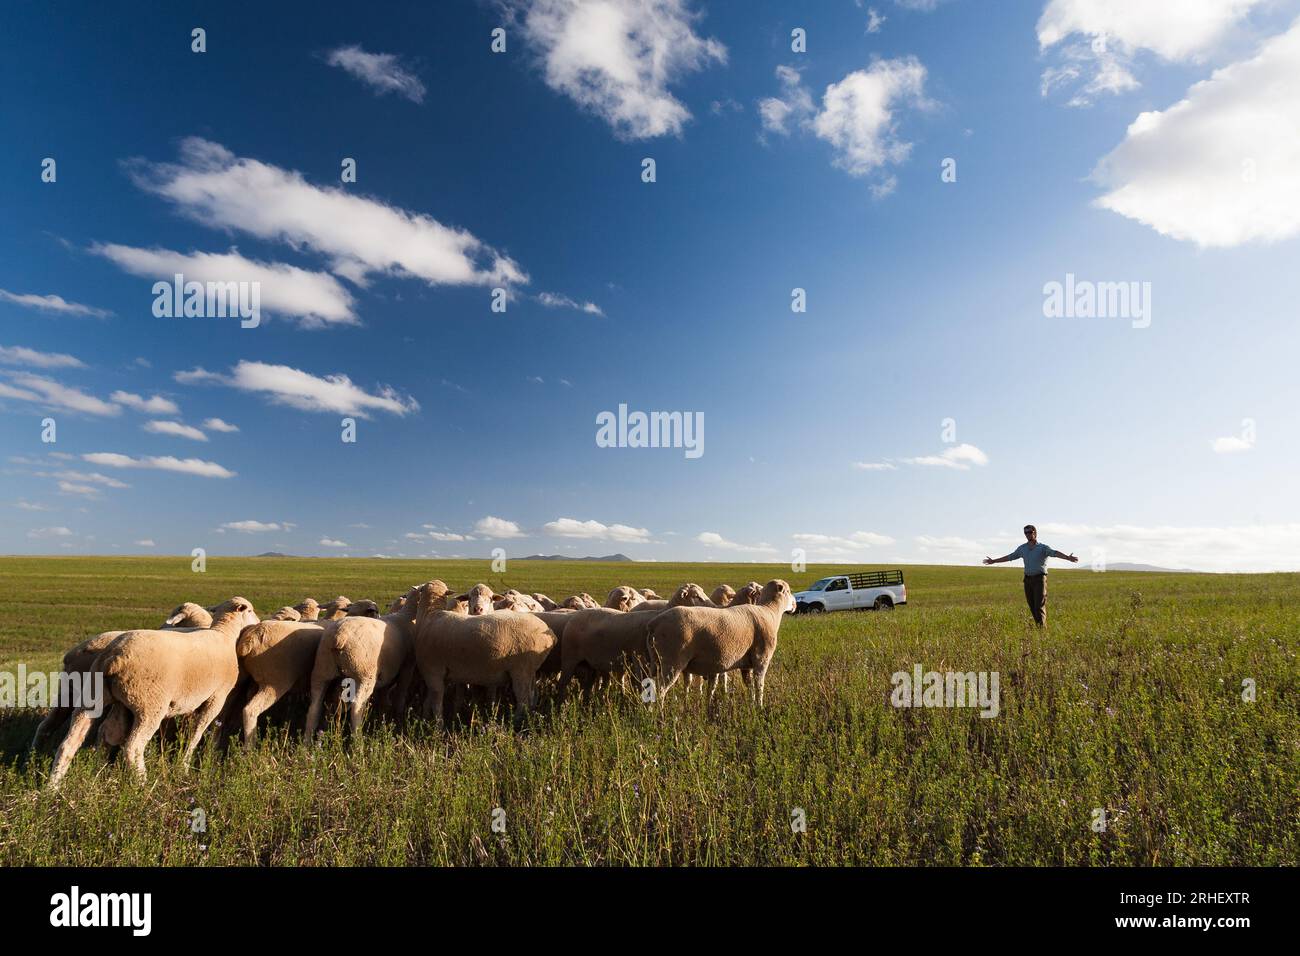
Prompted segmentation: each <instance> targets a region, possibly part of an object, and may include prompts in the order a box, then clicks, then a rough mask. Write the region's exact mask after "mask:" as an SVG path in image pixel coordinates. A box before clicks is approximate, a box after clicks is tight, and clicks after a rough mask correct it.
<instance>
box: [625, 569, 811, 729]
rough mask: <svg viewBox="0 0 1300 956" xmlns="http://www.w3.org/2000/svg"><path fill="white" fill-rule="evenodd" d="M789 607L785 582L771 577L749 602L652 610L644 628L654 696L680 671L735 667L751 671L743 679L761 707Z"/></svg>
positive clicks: (704, 673)
mask: <svg viewBox="0 0 1300 956" xmlns="http://www.w3.org/2000/svg"><path fill="white" fill-rule="evenodd" d="M793 609H794V596H793V594H792V592H791V591H790V585H789V584H787V583H786V582H785V581H782V580H780V579H778V578H773V579H772V580H771V581H768V582H767V584H766V585H765V586H764V587H763V590H762V592H761V594H760V595H759V599H758V601H757V602H756V603H754V604H741V605H733V606H732V607H725V608H711V607H677V608H672V609H670V610H667V611H664V612H663V613H662V614H658V615H656V616H655V617H654V618H653V619H652V620H651V621H650V624H649V626H648V628H647V632H648V636H647V639H646V649H647V653H648V654H649V655H650V658H651V660H652V661H655V662H656V664H657V674H658V681H659V699H660V700H663V698H664V696H665V695H666V694H667V693H668V691H669V689H670V688H671V687H672V686H673V684H674V683H676V681H677V678H678V677H680V676H681V675H682V674H683V673H687V674H698V675H700V676H702V677H713V676H714V675H716V674H724V673H726V672H727V671H729V670H734V669H737V668H740V669H741V671H742V673H744V671H745V669H749V670H750V671H751V678H752V679H751V680H750V681H749V683H750V684H751V686H752V687H754V689H755V695H756V698H757V700H758V704H759V706H760V707H761V706H762V705H763V686H764V682H765V678H766V676H767V669H768V666H769V665H770V664H771V663H772V655H773V654H774V653H775V652H776V639H777V633H778V631H779V630H780V628H781V619H782V617H783V615H784V614H785V613H786V612H787V611H792V610H793Z"/></svg>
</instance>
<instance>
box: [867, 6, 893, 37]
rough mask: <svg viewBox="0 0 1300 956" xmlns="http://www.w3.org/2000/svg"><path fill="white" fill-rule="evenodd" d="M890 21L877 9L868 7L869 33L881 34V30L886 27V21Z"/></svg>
mask: <svg viewBox="0 0 1300 956" xmlns="http://www.w3.org/2000/svg"><path fill="white" fill-rule="evenodd" d="M888 19H889V18H888V17H883V16H881V15H880V11H879V10H877V9H876V8H875V7H868V8H867V32H868V33H879V32H880V28H881V27H883V26H884V25H885V21H886V20H888Z"/></svg>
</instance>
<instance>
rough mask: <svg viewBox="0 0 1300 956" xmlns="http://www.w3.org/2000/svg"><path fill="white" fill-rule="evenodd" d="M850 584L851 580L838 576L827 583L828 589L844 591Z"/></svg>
mask: <svg viewBox="0 0 1300 956" xmlns="http://www.w3.org/2000/svg"><path fill="white" fill-rule="evenodd" d="M848 586H849V582H848V581H846V580H845V579H844V578H836V579H835V580H834V581H832V582H831V583H830V584H828V585H826V590H827V591H843V590H844V589H845V588H847V587H848Z"/></svg>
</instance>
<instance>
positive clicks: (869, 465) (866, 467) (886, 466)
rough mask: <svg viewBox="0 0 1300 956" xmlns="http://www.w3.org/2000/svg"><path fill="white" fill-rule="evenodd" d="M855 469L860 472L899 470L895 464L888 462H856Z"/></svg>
mask: <svg viewBox="0 0 1300 956" xmlns="http://www.w3.org/2000/svg"><path fill="white" fill-rule="evenodd" d="M853 467H854V468H856V469H857V470H858V471H894V470H895V469H897V468H898V466H897V465H895V464H894V463H893V462H888V461H855V462H854V463H853Z"/></svg>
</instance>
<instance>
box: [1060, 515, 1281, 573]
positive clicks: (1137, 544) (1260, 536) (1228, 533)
mask: <svg viewBox="0 0 1300 956" xmlns="http://www.w3.org/2000/svg"><path fill="white" fill-rule="evenodd" d="M1039 535H1040V537H1041V538H1043V539H1044V540H1046V541H1047V543H1048V544H1050V545H1052V547H1055V548H1059V549H1060V550H1063V551H1069V550H1071V549H1073V550H1074V551H1075V553H1076V554H1078V555H1079V557H1080V559H1081V562H1086V561H1088V560H1089V556H1088V555H1087V554H1086V553H1085V552H1086V551H1087V550H1089V549H1091V548H1094V547H1095V548H1100V549H1101V554H1102V555H1104V558H1105V562H1106V564H1108V565H1110V564H1116V563H1137V564H1154V565H1157V566H1159V567H1165V568H1195V569H1197V570H1203V571H1294V570H1300V551H1297V550H1296V545H1295V543H1296V540H1297V539H1298V538H1300V524H1296V523H1290V524H1255V525H1231V526H1218V527H1197V526H1181V527H1180V526H1175V525H1154V526H1143V525H1124V524H1120V525H1104V526H1102V525H1086V524H1046V525H1041V526H1040V527H1039ZM1049 536H1050V538H1049ZM1052 539H1055V540H1052ZM1081 566H1082V565H1081Z"/></svg>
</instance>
